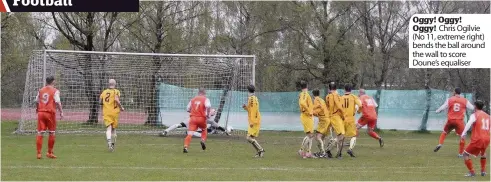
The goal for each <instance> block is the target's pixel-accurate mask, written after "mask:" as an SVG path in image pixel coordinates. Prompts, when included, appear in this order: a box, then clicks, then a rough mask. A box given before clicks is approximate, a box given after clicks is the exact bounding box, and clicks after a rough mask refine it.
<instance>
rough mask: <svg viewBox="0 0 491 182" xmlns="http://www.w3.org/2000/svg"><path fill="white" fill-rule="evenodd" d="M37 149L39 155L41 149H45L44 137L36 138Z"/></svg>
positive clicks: (38, 136)
mask: <svg viewBox="0 0 491 182" xmlns="http://www.w3.org/2000/svg"><path fill="white" fill-rule="evenodd" d="M36 148H37V152H38V154H41V149H42V148H43V136H42V135H37V136H36Z"/></svg>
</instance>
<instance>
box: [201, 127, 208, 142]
mask: <svg viewBox="0 0 491 182" xmlns="http://www.w3.org/2000/svg"><path fill="white" fill-rule="evenodd" d="M207 136H208V131H207V130H206V129H204V130H203V131H202V132H201V141H203V142H204V141H206V138H207Z"/></svg>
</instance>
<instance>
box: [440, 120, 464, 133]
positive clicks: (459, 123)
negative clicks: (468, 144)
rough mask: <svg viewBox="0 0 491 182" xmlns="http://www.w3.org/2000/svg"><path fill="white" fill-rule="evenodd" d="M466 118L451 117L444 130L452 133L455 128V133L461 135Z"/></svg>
mask: <svg viewBox="0 0 491 182" xmlns="http://www.w3.org/2000/svg"><path fill="white" fill-rule="evenodd" d="M464 127H465V126H464V120H461V119H449V120H448V121H447V123H446V124H445V127H443V131H444V132H445V133H450V132H451V131H452V130H453V129H455V133H457V135H459V136H461V135H462V132H463V131H464Z"/></svg>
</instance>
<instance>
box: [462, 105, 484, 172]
mask: <svg viewBox="0 0 491 182" xmlns="http://www.w3.org/2000/svg"><path fill="white" fill-rule="evenodd" d="M474 105H475V106H476V112H474V114H472V115H471V116H470V117H469V121H468V122H467V125H465V129H464V132H463V133H462V137H461V138H462V140H465V135H466V134H467V131H469V129H470V128H471V127H472V133H471V135H472V137H471V143H470V144H469V145H468V146H467V148H465V150H464V163H465V165H466V166H467V169H469V173H468V174H467V175H466V176H468V177H471V176H475V175H476V174H475V173H474V169H473V167H472V160H471V159H470V157H469V154H472V155H474V156H478V155H480V156H481V176H486V149H487V148H488V146H489V131H490V127H489V115H488V114H486V113H485V112H484V111H482V108H483V107H484V103H483V102H482V101H476V102H475V103H474Z"/></svg>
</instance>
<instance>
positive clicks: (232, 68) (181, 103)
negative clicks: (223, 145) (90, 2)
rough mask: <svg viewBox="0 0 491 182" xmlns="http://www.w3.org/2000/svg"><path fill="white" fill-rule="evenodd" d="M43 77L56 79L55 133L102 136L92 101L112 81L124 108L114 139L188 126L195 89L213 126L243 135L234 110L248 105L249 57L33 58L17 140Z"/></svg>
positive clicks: (239, 113)
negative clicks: (59, 108) (208, 107)
mask: <svg viewBox="0 0 491 182" xmlns="http://www.w3.org/2000/svg"><path fill="white" fill-rule="evenodd" d="M47 76H54V77H55V80H56V81H55V87H56V88H57V89H59V90H60V95H61V102H62V104H63V110H64V118H63V119H62V120H60V119H59V117H58V116H57V118H58V121H57V132H67V133H75V132H97V131H99V132H100V131H103V129H102V128H103V123H104V121H103V120H102V109H101V106H100V104H99V96H100V94H101V92H102V91H103V90H104V89H106V88H107V86H108V80H109V79H115V80H116V82H117V85H116V88H117V89H119V90H120V91H121V102H122V105H123V107H124V108H125V111H124V112H121V113H120V117H119V125H118V129H119V130H118V131H126V132H136V133H156V132H161V131H162V129H163V126H168V125H171V124H175V123H180V122H187V119H188V118H189V117H188V113H187V112H186V106H187V104H188V102H189V100H190V99H191V98H192V97H194V96H196V94H197V92H198V88H200V87H203V88H205V89H206V90H207V97H208V98H209V99H210V101H211V104H212V107H213V108H215V109H217V111H218V114H217V116H216V118H215V120H216V121H217V122H218V124H219V125H221V126H224V127H226V126H232V125H234V124H235V126H234V128H241V127H242V126H244V128H245V127H246V126H247V117H246V115H247V114H246V113H245V112H244V111H243V110H242V107H241V105H242V104H243V103H245V102H246V101H247V89H246V87H247V86H248V85H249V84H251V83H253V82H254V79H253V78H254V56H235V55H234V56H226V55H170V54H143V53H141V54H140V53H110V52H107V53H103V52H83V51H72V52H71V51H56V50H47V51H35V52H34V53H33V55H32V57H31V59H30V61H29V67H28V71H27V76H26V84H25V90H24V96H23V103H22V111H21V112H22V114H21V121H20V122H19V126H18V128H17V133H31V132H35V131H36V128H37V114H36V104H35V98H36V95H37V92H38V90H39V89H40V88H41V87H43V86H44V85H45V77H47Z"/></svg>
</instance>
